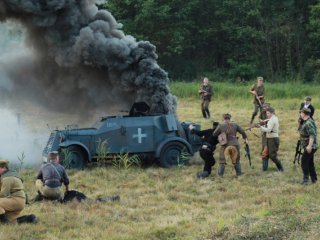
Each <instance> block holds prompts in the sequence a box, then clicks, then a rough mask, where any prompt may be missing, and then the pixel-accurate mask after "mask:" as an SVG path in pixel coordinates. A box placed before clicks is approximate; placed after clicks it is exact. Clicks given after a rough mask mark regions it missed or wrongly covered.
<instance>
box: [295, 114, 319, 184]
mask: <svg viewBox="0 0 320 240" xmlns="http://www.w3.org/2000/svg"><path fill="white" fill-rule="evenodd" d="M300 117H301V118H302V120H303V124H302V126H301V128H300V130H299V133H300V144H301V147H302V149H304V151H303V154H302V157H301V169H302V172H303V181H302V184H303V185H307V184H308V182H309V177H310V178H311V181H312V183H316V182H317V180H318V178H317V173H316V169H315V167H314V153H315V152H316V151H317V149H318V144H317V126H316V124H315V122H314V121H313V119H312V118H311V110H310V109H309V108H303V109H301V110H300Z"/></svg>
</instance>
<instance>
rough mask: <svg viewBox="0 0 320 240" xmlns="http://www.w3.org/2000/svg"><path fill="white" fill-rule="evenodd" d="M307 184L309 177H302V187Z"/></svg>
mask: <svg viewBox="0 0 320 240" xmlns="http://www.w3.org/2000/svg"><path fill="white" fill-rule="evenodd" d="M308 183H309V176H308V175H303V180H302V182H301V184H302V185H308Z"/></svg>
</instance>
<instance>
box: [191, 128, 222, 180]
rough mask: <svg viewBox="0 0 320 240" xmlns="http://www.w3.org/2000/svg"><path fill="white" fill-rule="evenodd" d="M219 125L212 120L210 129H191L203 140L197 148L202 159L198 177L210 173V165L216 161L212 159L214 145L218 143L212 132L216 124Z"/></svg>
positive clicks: (206, 175) (203, 176) (204, 176)
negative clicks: (201, 170) (202, 162)
mask: <svg viewBox="0 0 320 240" xmlns="http://www.w3.org/2000/svg"><path fill="white" fill-rule="evenodd" d="M218 125H219V123H218V122H213V126H212V128H210V129H206V130H202V131H199V130H196V129H192V130H191V133H192V134H196V135H198V136H200V137H201V138H202V140H203V142H202V145H201V146H200V149H199V154H200V157H201V158H202V159H203V161H204V167H203V172H201V173H198V175H197V176H198V178H206V177H208V176H209V175H210V174H211V169H212V166H214V164H215V163H216V160H215V159H214V156H213V154H214V151H215V150H216V146H217V144H218V143H219V142H218V137H214V136H213V135H212V134H213V132H214V131H215V130H216V128H217V126H218Z"/></svg>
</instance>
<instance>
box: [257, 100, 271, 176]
mask: <svg viewBox="0 0 320 240" xmlns="http://www.w3.org/2000/svg"><path fill="white" fill-rule="evenodd" d="M269 107H270V104H269V103H264V104H263V105H262V111H261V112H260V116H259V120H260V126H263V127H267V123H268V121H269V119H268V116H267V109H268V108H269ZM261 145H262V149H261V159H262V171H267V170H268V158H269V151H268V145H267V133H266V132H262V131H261Z"/></svg>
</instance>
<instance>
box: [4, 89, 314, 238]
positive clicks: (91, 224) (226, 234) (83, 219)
mask: <svg viewBox="0 0 320 240" xmlns="http://www.w3.org/2000/svg"><path fill="white" fill-rule="evenodd" d="M178 84H182V83H177V85H178ZM177 85H175V84H173V85H172V90H173V92H174V94H177V95H179V96H180V94H181V92H180V93H179V92H178V91H179V89H181V88H178V87H177ZM186 85H187V87H185V88H183V89H184V90H185V89H188V88H190V89H191V88H193V90H194V87H195V88H197V86H196V85H192V84H186ZM219 86H220V85H219ZM279 86H280V85H279ZM180 87H181V85H180ZM232 87H234V86H232V85H228V86H223V85H221V88H220V89H222V90H219V91H223V90H225V89H226V88H227V89H229V90H230V92H232V93H234V91H233V90H232ZM289 87H291V86H288V88H289ZM240 88H242V89H243V91H244V92H245V93H246V91H247V86H240ZM218 89H219V88H218ZM293 89H296V88H292V90H290V88H289V90H287V91H288V92H285V93H283V95H285V96H287V95H286V94H291V93H289V92H291V91H296V90H293ZM299 89H300V91H299V94H298V96H297V97H293V96H291V95H290V96H289V97H284V98H281V97H276V96H274V97H273V98H272V100H270V101H269V100H267V101H268V102H270V103H271V104H272V106H274V107H275V109H276V114H277V115H278V117H279V121H280V131H281V132H280V141H281V143H280V151H279V156H280V159H281V160H282V162H283V165H284V168H285V171H284V172H283V173H280V172H277V171H276V168H275V166H274V164H273V163H270V165H269V170H268V171H267V172H262V171H261V160H260V156H259V151H260V145H261V144H260V142H261V139H260V138H257V137H256V136H255V135H254V134H253V133H256V134H258V135H259V130H257V129H253V130H252V132H248V135H249V140H250V145H251V154H252V161H253V167H252V168H250V167H249V164H248V161H247V160H246V159H245V157H244V151H243V147H244V146H243V141H242V140H241V141H240V143H241V164H242V171H243V172H244V174H243V176H241V177H238V178H236V177H235V172H234V170H233V168H232V165H231V164H228V165H227V168H226V172H225V176H224V177H223V178H220V177H218V176H217V166H214V168H213V174H212V175H211V176H210V177H209V178H208V179H206V180H198V179H196V173H197V172H198V171H200V170H201V169H202V160H201V159H200V158H199V156H198V155H195V156H194V157H193V158H192V159H191V161H190V164H189V165H188V166H183V167H176V168H172V169H162V168H159V167H157V166H151V167H148V168H146V169H141V168H137V167H134V168H129V169H120V170H118V169H116V168H114V167H113V166H111V165H110V166H108V167H103V168H98V167H90V168H88V169H86V170H83V171H74V170H72V171H69V175H70V178H71V185H70V187H71V189H76V190H78V191H81V192H84V193H85V194H86V195H87V196H88V197H89V198H90V199H96V198H97V197H98V196H100V195H103V196H104V195H113V194H118V195H120V201H119V202H112V203H98V202H95V201H88V202H85V203H81V204H77V203H68V204H63V205H61V204H58V203H52V202H40V203H33V204H30V205H28V206H27V207H26V208H25V210H24V211H23V214H30V213H34V214H36V215H37V216H38V217H39V223H38V224H37V225H21V226H15V225H9V226H0V239H10V240H14V239H17V240H18V239H19V240H27V239H28V240H29V239H30V240H31V239H32V240H35V239H48V240H51V239H52V240H55V239H66V240H67V239H88V240H89V239H90V240H91V239H132V240H133V239H151V240H153V239H154V240H156V239H163V240H165V239H171V240H173V239H199V240H204V239H239V240H240V239H243V240H244V239H297V240H298V239H299V240H300V239H314V240H315V239H320V231H319V227H318V226H319V224H320V205H319V198H320V189H319V183H317V184H313V185H308V186H302V185H300V182H301V180H302V173H301V169H300V167H299V166H295V165H293V158H294V152H295V144H296V140H297V138H298V132H297V131H296V128H297V118H298V111H297V108H298V107H299V104H300V102H301V101H302V100H303V96H304V95H307V94H308V95H309V94H310V95H312V96H314V99H313V101H312V102H313V104H314V105H315V107H316V108H317V106H319V99H318V98H317V97H315V96H316V94H315V92H313V91H316V90H317V89H311V91H312V92H305V91H307V88H306V89H303V88H299V87H298V90H299ZM318 90H319V89H318ZM219 91H218V92H217V94H216V96H215V97H214V99H213V101H212V103H211V105H210V110H211V113H212V116H213V117H212V119H210V120H205V119H203V118H202V117H201V112H200V109H199V104H200V100H199V99H198V98H197V96H196V95H193V96H190V95H187V97H184V98H179V100H178V108H177V109H178V117H179V120H180V121H192V122H197V123H200V124H201V125H202V128H203V129H204V128H207V127H209V126H211V123H212V120H215V121H221V116H222V114H223V113H227V112H228V113H230V114H231V115H232V117H233V120H234V121H236V122H237V123H239V124H240V125H242V126H243V127H247V125H248V123H249V119H250V116H251V112H252V103H251V100H250V99H249V97H248V96H245V97H242V95H243V92H240V91H239V92H238V91H237V90H236V91H235V92H236V94H233V95H232V97H229V96H228V95H226V97H221V95H220V94H219V93H221V92H219ZM313 93H314V94H313ZM270 99H271V97H270ZM319 117H320V116H319V111H317V110H316V113H315V119H319ZM217 153H218V151H216V154H215V156H216V158H218V155H217ZM316 166H317V172H318V173H320V165H319V160H318V153H317V154H316ZM22 175H23V178H24V180H25V188H26V192H27V193H28V195H29V196H31V197H32V196H34V195H35V190H34V187H33V184H34V179H35V175H36V170H34V169H28V170H23V171H22Z"/></svg>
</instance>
